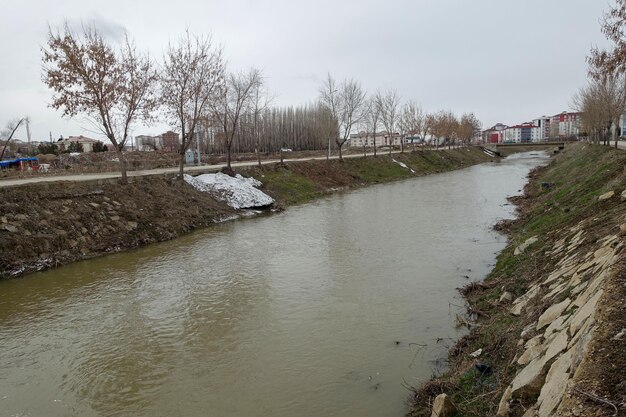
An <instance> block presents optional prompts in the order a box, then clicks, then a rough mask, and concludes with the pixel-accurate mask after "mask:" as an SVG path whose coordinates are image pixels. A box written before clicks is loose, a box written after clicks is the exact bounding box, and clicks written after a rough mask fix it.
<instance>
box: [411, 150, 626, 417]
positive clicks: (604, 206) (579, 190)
mask: <svg viewBox="0 0 626 417" xmlns="http://www.w3.org/2000/svg"><path fill="white" fill-rule="evenodd" d="M625 188H626V152H623V151H616V150H614V149H610V148H607V147H601V146H594V145H589V144H582V143H580V144H576V145H572V146H568V147H567V148H566V151H565V152H564V153H563V154H561V155H558V156H557V157H555V158H554V160H553V161H552V163H551V164H550V165H549V166H547V167H544V168H540V169H538V170H536V171H535V172H533V173H532V175H531V179H530V182H529V184H528V185H527V186H526V189H525V195H524V196H523V197H521V198H517V199H515V202H516V203H517V204H518V207H519V211H520V215H519V218H518V220H516V221H514V222H509V223H505V224H500V225H498V228H499V229H500V230H503V231H505V232H507V233H509V234H510V238H511V239H510V243H509V245H508V246H507V248H506V249H505V250H504V251H503V252H502V253H501V254H500V255H499V257H498V262H497V265H496V266H495V268H494V270H493V271H492V273H491V274H490V275H489V276H488V277H487V279H486V280H485V281H484V282H483V283H474V284H471V285H468V286H467V287H465V288H463V289H462V292H463V293H464V295H465V296H466V298H467V300H468V315H467V317H465V318H461V319H460V321H461V322H464V323H467V325H468V326H469V327H470V328H471V329H470V332H469V334H468V335H467V336H466V337H464V338H462V339H461V340H459V341H458V342H457V344H456V345H455V346H453V347H452V348H451V349H450V351H449V361H450V368H449V371H447V372H446V373H445V374H443V375H441V376H439V377H437V378H434V379H432V380H431V381H428V382H426V383H424V384H423V385H422V386H421V387H419V388H417V389H416V390H415V394H414V398H413V401H414V406H413V411H412V412H411V413H410V416H431V415H439V416H443V415H446V416H452V415H456V416H492V415H497V416H524V417H530V416H542V417H543V416H546V417H547V416H607V415H621V414H622V413H624V412H625V411H626V378H625V376H624V369H626V351H625V350H624V346H625V343H626V315H625V312H626V304H625V303H624V300H626V249H625V247H626V201H625V200H626V191H625Z"/></svg>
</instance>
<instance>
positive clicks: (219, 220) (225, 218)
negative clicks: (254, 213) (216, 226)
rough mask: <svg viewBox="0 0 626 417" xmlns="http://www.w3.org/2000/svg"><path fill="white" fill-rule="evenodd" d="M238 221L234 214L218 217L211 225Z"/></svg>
mask: <svg viewBox="0 0 626 417" xmlns="http://www.w3.org/2000/svg"><path fill="white" fill-rule="evenodd" d="M237 219H239V216H237V215H236V214H235V215H233V216H223V217H219V218H217V219H215V220H213V223H226V222H232V221H233V220H237Z"/></svg>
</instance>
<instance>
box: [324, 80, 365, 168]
mask: <svg viewBox="0 0 626 417" xmlns="http://www.w3.org/2000/svg"><path fill="white" fill-rule="evenodd" d="M320 102H321V103H322V105H324V106H325V107H326V108H327V110H328V111H329V112H330V113H331V114H332V115H333V117H334V118H335V120H337V132H336V134H335V135H334V136H335V143H336V144H337V147H338V148H339V159H340V160H341V159H343V155H342V148H343V145H344V144H345V143H346V142H347V141H348V139H349V138H350V132H351V131H352V128H353V127H354V126H355V125H358V124H359V123H360V122H361V121H362V120H363V119H364V117H365V116H366V115H367V94H366V93H365V90H364V89H363V88H362V87H361V84H360V83H359V82H358V81H355V80H352V79H349V80H344V81H343V82H341V83H340V84H339V85H337V83H336V82H335V80H334V79H333V78H332V76H331V75H330V74H328V77H327V79H326V80H325V81H324V83H323V84H322V86H321V87H320ZM329 140H330V139H329ZM328 149H329V154H330V143H329V147H328Z"/></svg>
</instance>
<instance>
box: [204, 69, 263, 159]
mask: <svg viewBox="0 0 626 417" xmlns="http://www.w3.org/2000/svg"><path fill="white" fill-rule="evenodd" d="M261 82H262V77H261V72H260V71H259V70H257V69H254V68H253V69H251V70H249V71H248V72H246V73H239V74H229V75H228V76H227V77H226V83H225V86H224V89H223V92H222V94H221V95H220V97H219V99H218V100H217V101H216V102H215V104H214V107H213V114H214V117H215V118H216V120H219V121H220V126H221V127H222V129H223V130H224V144H225V146H226V155H227V159H226V165H227V166H228V168H230V167H231V159H232V147H233V143H234V140H235V137H236V135H237V133H238V131H239V127H240V122H241V116H242V114H243V113H244V112H245V111H246V110H248V107H250V106H251V105H252V104H253V100H254V97H255V91H256V89H257V88H258V87H259V85H260V83H261Z"/></svg>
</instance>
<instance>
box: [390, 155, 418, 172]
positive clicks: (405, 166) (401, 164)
mask: <svg viewBox="0 0 626 417" xmlns="http://www.w3.org/2000/svg"><path fill="white" fill-rule="evenodd" d="M391 160H392V161H393V162H395V163H396V164H398V165H400V166H401V167H402V168H404V169H408V170H409V171H411V173H413V174H415V170H414V169H413V168H409V167H408V166H407V165H406V164H405V163H404V162H400V161H396V160H395V159H393V158H391Z"/></svg>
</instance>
